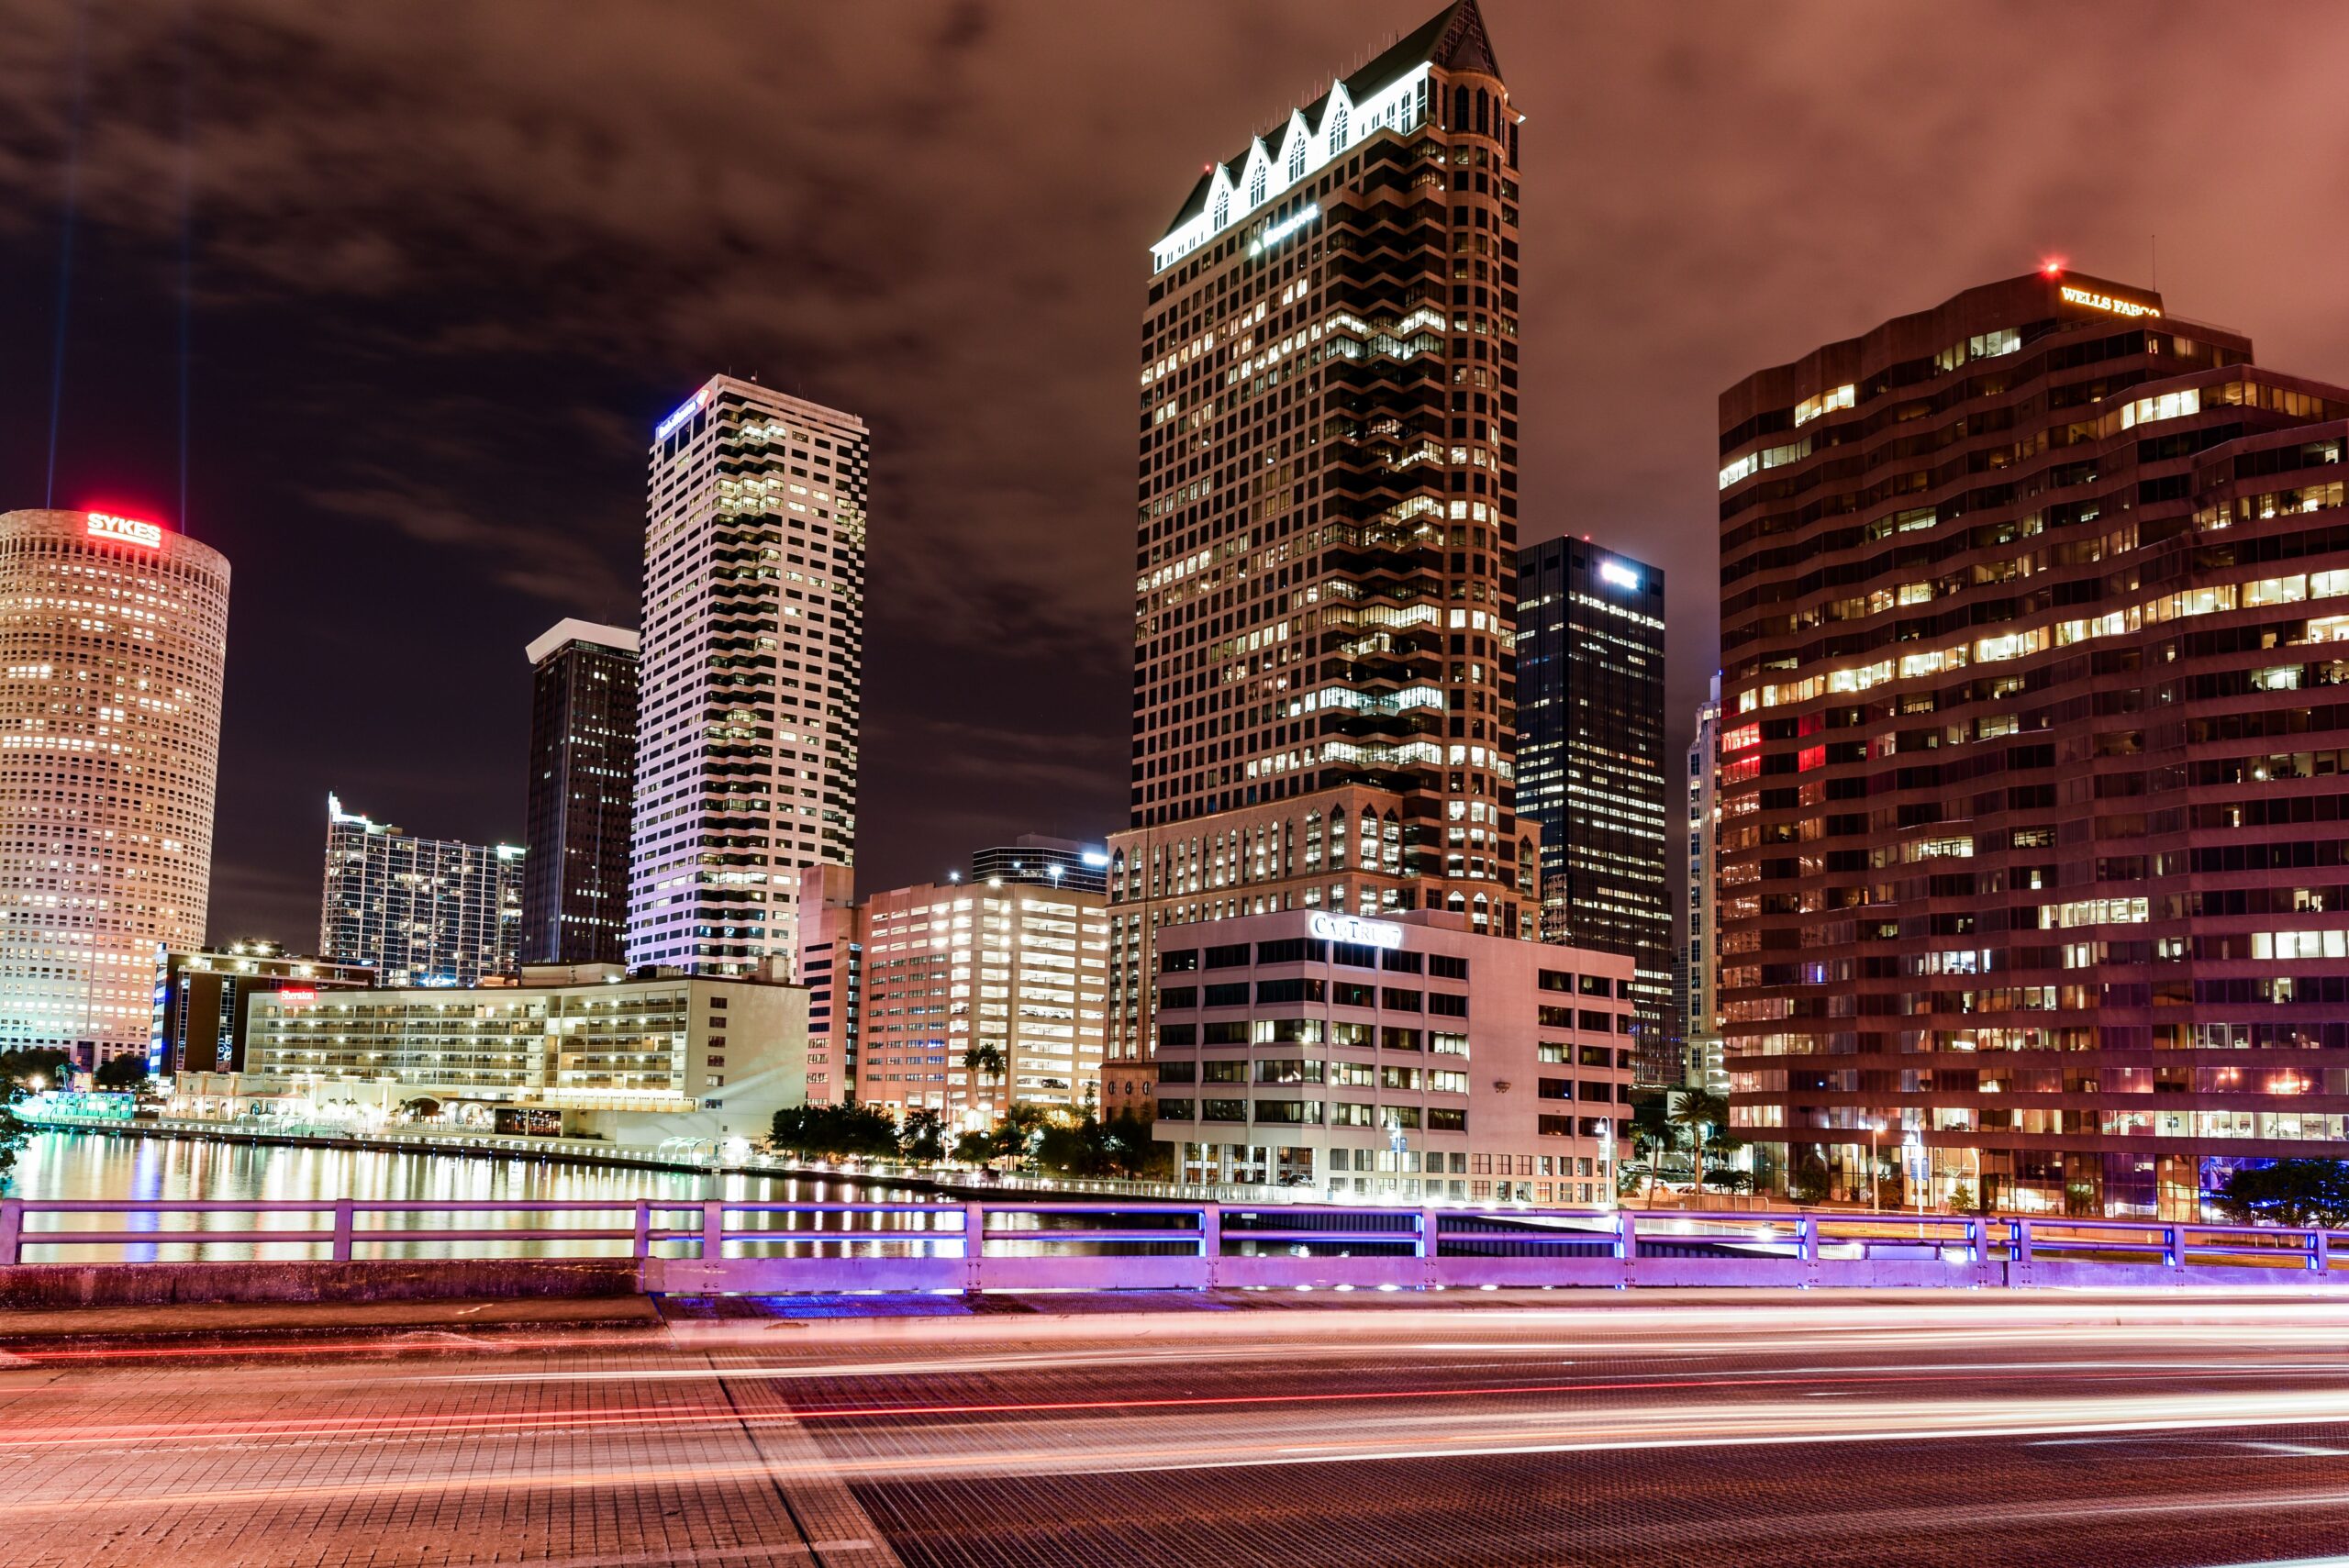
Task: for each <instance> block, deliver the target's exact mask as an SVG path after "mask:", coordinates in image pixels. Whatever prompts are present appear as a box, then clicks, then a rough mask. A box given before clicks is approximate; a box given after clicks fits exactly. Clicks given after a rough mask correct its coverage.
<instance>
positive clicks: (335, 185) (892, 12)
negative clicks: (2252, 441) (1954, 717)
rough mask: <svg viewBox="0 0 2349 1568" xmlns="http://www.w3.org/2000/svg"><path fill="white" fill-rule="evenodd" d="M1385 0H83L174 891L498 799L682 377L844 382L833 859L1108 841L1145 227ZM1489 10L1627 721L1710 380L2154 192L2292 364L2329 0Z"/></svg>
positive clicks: (102, 442) (869, 869)
mask: <svg viewBox="0 0 2349 1568" xmlns="http://www.w3.org/2000/svg"><path fill="white" fill-rule="evenodd" d="M1432 6H1433V0H1358V3H1348V0H1292V3H1286V4H1266V3H1264V0H1199V3H1196V4H1190V5H1186V6H1182V7H1179V8H1167V7H1155V6H1099V5H1091V4H1082V3H1079V0H1029V3H1013V0H997V3H996V4H991V5H981V4H975V3H967V0H966V3H959V4H948V3H943V0H941V3H928V4H925V3H918V0H895V3H893V4H890V5H886V6H805V5H802V6H782V5H770V6H759V5H752V6H724V7H718V6H658V5H653V4H650V3H644V4H636V3H628V4H620V3H596V0H559V3H558V0H499V3H498V4H496V5H492V6H482V5H470V4H458V3H455V0H412V3H408V4H402V5H396V6H387V5H340V6H328V5H318V4H315V3H313V0H153V3H151V4H139V3H133V0H87V15H88V17H89V20H90V26H89V28H88V38H89V40H90V48H91V57H90V74H89V83H90V93H89V100H88V101H89V104H90V106H91V111H90V114H89V117H88V119H87V122H86V125H85V127H84V129H83V148H84V157H83V163H82V166H81V193H82V199H83V224H82V229H81V233H80V239H79V241H78V246H79V249H78V256H79V261H78V263H77V267H76V275H75V281H74V293H73V296H72V297H73V305H72V317H71V326H72V339H71V340H72V358H71V360H70V361H69V367H68V378H67V385H66V398H65V404H64V410H65V427H64V439H63V443H62V462H61V500H65V501H69V502H70V501H72V500H73V499H76V498H78V497H84V496H90V495H96V494H99V493H104V494H106V495H110V496H114V497H117V498H122V499H126V500H128V499H132V498H141V497H143V498H144V499H145V501H146V502H147V503H148V504H150V505H151V506H153V507H154V508H155V509H156V510H157V511H158V512H159V513H161V514H162V515H165V516H174V515H176V514H177V511H178V499H177V478H176V465H177V436H176V428H177V412H176V408H175V406H174V403H173V395H174V391H173V389H174V388H175V386H176V384H177V381H176V378H177V369H176V342H177V335H178V323H177V320H176V317H175V316H174V313H173V306H172V299H173V280H174V277H175V272H176V266H177V259H178V253H179V243H180V223H181V211H182V206H181V179H182V172H183V168H184V164H183V141H182V137H181V103H182V92H183V87H184V85H185V86H186V87H187V88H188V89H189V97H188V103H189V106H190V109H191V111H192V117H193V123H194V126H195V140H194V159H193V163H192V172H193V178H194V188H195V212H196V227H195V233H194V255H195V263H196V271H195V282H196V287H197V293H198V297H199V309H198V313H197V316H196V317H195V339H194V340H195V377H194V385H195V399H196V401H195V409H194V416H193V430H194V436H195V445H194V461H193V474H194V487H193V491H192V495H191V501H190V506H189V513H188V521H189V525H190V527H191V528H192V529H193V530H194V531H195V532H196V533H198V534H199V535H200V536H201V537H204V538H206V539H209V540H211V541H212V542H214V543H216V544H218V545H220V546H221V548H223V549H224V550H227V551H228V554H229V555H230V557H231V559H232V560H233V561H234V562H236V568H237V584H236V599H235V611H234V625H233V628H232V633H231V640H232V648H231V666H230V669H231V673H230V690H229V705H228V706H229V717H228V727H229V728H228V744H227V752H226V756H225V759H224V780H223V793H222V818H221V828H220V852H221V856H222V860H223V862H224V867H233V868H235V870H234V872H233V873H228V872H226V871H224V874H223V876H222V877H221V881H220V886H219V889H218V894H217V897H216V899H215V911H216V916H217V920H216V924H217V925H218V926H219V927H221V928H222V929H232V928H233V929H262V928H274V929H279V930H281V931H284V933H286V934H288V935H290V936H293V937H294V938H295V939H296V940H303V939H304V938H306V933H307V931H308V929H310V926H311V925H312V924H313V923H314V920H315V911H314V909H313V908H312V907H311V906H312V905H313V904H314V902H315V893H314V892H313V891H311V888H312V886H313V884H314V882H315V877H314V867H315V862H316V857H317V843H318V841H319V840H320V838H321V836H322V832H323V825H322V824H317V816H318V813H319V810H320V809H321V807H322V804H323V795H324V793H325V791H326V789H327V788H328V786H329V784H333V785H337V786H339V787H340V788H341V789H342V791H343V793H344V795H345V796H346V798H348V799H349V800H351V802H352V803H353V804H354V805H355V806H358V807H359V808H362V809H367V810H372V811H374V812H376V813H377V814H378V815H382V816H387V817H397V818H398V819H400V820H402V821H404V822H405V823H406V824H407V825H409V826H411V827H415V828H419V829H422V830H429V831H437V832H449V833H462V834H469V835H475V836H480V837H484V838H487V837H512V836H514V835H516V834H517V833H518V831H519V828H520V815H521V801H522V788H521V771H522V751H523V737H522V734H521V730H522V727H523V725H524V723H525V722H526V694H525V692H524V680H523V676H524V670H523V666H522V658H521V645H522V644H523V643H524V642H525V641H527V640H528V639H529V638H530V637H531V636H533V635H535V634H536V633H537V632H538V631H540V630H541V629H543V628H544V627H545V626H546V625H547V624H549V623H551V621H552V620H553V619H554V618H556V617H558V616H560V615H562V614H566V613H584V614H590V615H597V616H606V617H620V618H627V617H628V616H629V608H630V606H629V600H630V599H631V598H632V593H631V586H630V585H631V584H633V582H634V579H635V576H636V573H637V569H638V564H637V556H638V549H639V543H640V528H641V494H640V492H641V483H642V442H643V439H644V434H645V431H646V429H647V428H649V426H650V425H651V422H652V421H653V420H654V419H656V418H658V417H660V415H662V413H664V412H666V411H667V409H668V408H669V407H671V406H674V403H675V402H676V400H677V399H678V398H679V397H680V396H681V395H683V394H684V393H685V391H686V390H688V389H690V388H691V387H692V386H693V385H695V384H697V383H699V382H700V381H701V380H702V379H703V378H704V377H705V376H706V375H707V374H708V373H710V372H711V371H714V370H728V369H730V370H733V371H735V372H736V373H743V374H752V373H755V374H757V375H759V376H760V377H761V378H762V379H763V380H765V381H767V382H768V383H770V384H776V385H780V386H783V387H785V388H786V389H788V390H791V391H794V392H796V393H798V394H800V395H806V396H809V397H814V398H818V399H820V400H823V401H826V402H829V403H832V404H835V405H837V406H841V407H845V408H848V409H852V410H853V411H855V412H857V413H858V414H860V415H862V416H863V417H864V418H865V419H866V420H867V421H868V422H869V423H870V424H871V425H872V426H873V427H874V498H873V499H874V508H873V511H874V529H873V536H872V542H873V562H872V573H871V591H872V592H871V604H870V615H871V628H870V651H869V658H868V669H869V672H870V675H869V680H870V691H869V694H868V712H869V715H870V717H871V720H872V725H873V731H872V734H871V735H870V737H869V738H868V743H867V746H866V749H865V787H864V795H865V809H864V813H863V829H864V840H863V851H862V852H863V858H864V861H865V862H866V864H865V871H866V874H867V875H868V877H869V878H872V879H874V880H875V881H894V880H898V879H901V878H905V877H909V876H912V875H916V874H928V873H931V872H934V871H935V870H937V869H938V868H939V867H940V866H941V865H943V864H946V863H949V862H951V860H952V858H953V857H955V856H957V855H959V854H960V853H961V852H962V851H963V850H964V849H965V848H967V847H968V845H969V843H970V842H971V840H974V839H975V838H985V837H991V836H995V835H996V834H999V833H1005V832H1013V831H1018V830H1019V829H1020V828H1023V827H1028V826H1044V827H1057V828H1063V829H1064V830H1070V831H1078V830H1089V831H1096V832H1097V831H1099V830H1101V829H1103V828H1108V827H1110V826H1113V825H1115V823H1116V822H1118V821H1119V819H1120V818H1121V817H1122V814H1123V810H1124V795H1125V788H1124V772H1125V769H1124V756H1123V735H1124V724H1125V710H1126V704H1127V700H1128V681H1129V674H1130V665H1129V654H1128V651H1127V650H1128V645H1129V642H1128V634H1127V629H1126V628H1127V621H1128V617H1129V614H1130V595H1131V570H1130V569H1131V561H1132V557H1131V553H1130V540H1131V538H1132V533H1131V517H1132V507H1133V500H1134V492H1133V424H1132V419H1133V408H1134V390H1133V380H1132V377H1133V373H1134V365H1135V362H1136V350H1135V342H1136V322H1137V319H1138V317H1139V315H1140V311H1141V303H1142V296H1143V293H1144V289H1145V286H1146V278H1145V273H1144V266H1145V250H1144V248H1145V246H1146V245H1147V243H1148V241H1149V240H1150V239H1152V238H1154V237H1155V235H1156V233H1157V231H1158V229H1159V228H1161V227H1162V226H1163V223H1164V221H1165V219H1166V218H1167V217H1168V215H1169V214H1170V212H1171V211H1172V209H1173V206H1174V204H1175V202H1176V200H1177V199H1179V197H1180V196H1181V195H1182V194H1183V192H1184V190H1185V189H1186V187H1187V184H1188V183H1189V180H1190V177H1191V173H1192V172H1193V171H1194V170H1196V169H1197V166H1198V165H1199V164H1200V163H1201V162H1203V161H1207V160H1208V159H1211V158H1216V157H1221V156H1227V155H1229V154H1230V153H1231V152H1233V151H1235V150H1238V149H1239V148H1240V147H1241V145H1242V143H1243V141H1244V139H1245V137H1246V135H1247V134H1248V133H1249V132H1250V131H1251V130H1254V129H1261V128H1265V127H1267V126H1269V125H1271V124H1273V123H1275V121H1276V120H1277V119H1278V118H1279V117H1280V115H1281V113H1282V112H1283V110H1284V108H1285V106H1286V105H1288V104H1290V103H1292V102H1296V101H1299V100H1302V99H1303V98H1305V97H1308V96H1309V95H1312V94H1313V93H1315V92H1318V91H1319V88H1320V86H1321V84H1322V83H1323V82H1324V81H1325V80H1326V78H1327V76H1328V75H1329V74H1330V72H1333V71H1345V70H1348V69H1351V68H1352V67H1353V66H1354V65H1356V64H1358V63H1360V62H1361V61H1363V60H1364V59H1365V58H1366V57H1367V56H1368V55H1369V54H1370V53H1371V52H1372V51H1374V50H1375V49H1377V48H1378V47H1380V45H1381V44H1382V43H1383V42H1384V41H1386V39H1390V38H1391V37H1393V36H1395V35H1396V34H1397V33H1398V32H1399V31H1401V30H1402V29H1404V28H1408V27H1410V26H1412V25H1414V24H1416V23H1417V22H1418V21H1419V19H1420V16H1421V14H1422V12H1423V11H1424V10H1427V9H1431V8H1432ZM1486 8H1487V15H1488V17H1489V20H1490V22H1491V26H1492V30H1493V33H1494V36H1495V39H1496V44H1497V50H1498V52H1499V56H1500V60H1501V63H1502V65H1503V68H1504V69H1505V70H1506V71H1507V72H1508V76H1509V80H1510V83H1511V87H1512V91H1513V94H1514V95H1515V97H1516V99H1517V100H1518V103H1519V105H1520V107H1521V108H1522V109H1523V110H1524V111H1525V112H1526V113H1527V114H1528V115H1529V116H1530V119H1529V122H1528V125H1527V127H1526V132H1525V140H1524V149H1525V165H1526V166H1525V185H1526V200H1525V204H1524V212H1525V247H1524V248H1525V255H1526V274H1525V288H1524V295H1525V308H1524V321H1523V350H1524V356H1525V357H1524V361H1523V368H1524V416H1525V429H1526V441H1525V462H1524V497H1523V499H1524V508H1523V521H1524V528H1525V536H1526V538H1527V539H1529V540H1530V539H1538V538H1542V537H1546V536H1549V535H1553V534H1557V533H1562V532H1574V533H1585V532H1587V533H1590V534H1592V535H1594V536H1595V537H1598V538H1599V539H1603V540H1606V541H1608V542H1610V543H1613V544H1616V545H1618V546H1619V547H1621V548H1624V549H1626V550H1631V551H1632V552H1633V553H1635V554H1644V555H1647V556H1649V557H1652V558H1653V559H1654V560H1656V561H1657V562H1658V563H1659V564H1662V565H1664V567H1665V568H1667V569H1668V571H1669V572H1670V573H1671V581H1672V586H1673V599H1674V610H1673V622H1674V631H1673V650H1672V652H1673V661H1674V664H1673V671H1672V686H1673V692H1672V707H1673V711H1674V714H1675V732H1677V731H1679V730H1683V729H1685V728H1686V715H1687V712H1688V710H1689V709H1690V708H1691V707H1692V706H1693V705H1694V703H1695V701H1696V698H1697V695H1698V693H1699V692H1700V691H1701V689H1702V685H1703V681H1704V677H1705V675H1706V673H1709V670H1710V669H1711V667H1712V662H1713V659H1714V652H1715V642H1714V627H1713V615H1712V610H1711V603H1712V595H1711V583H1712V580H1713V574H1714V569H1715V560H1716V557H1715V550H1714V543H1713V538H1714V526H1713V516H1714V507H1715V500H1716V496H1715V491H1714V487H1713V481H1712V472H1713V468H1714V462H1713V440H1712V428H1713V426H1712V407H1713V397H1714V395H1715V394H1716V393H1717V392H1718V391H1719V390H1720V387H1722V386H1723V385H1725V384H1728V383H1730V382H1731V381H1733V380H1735V379H1737V378H1738V377H1739V376H1741V375H1742V374H1744V373H1747V372H1748V371H1751V370H1753V368H1755V367H1757V366H1759V365H1762V364H1765V363H1770V362H1775V361H1782V360H1786V359H1789V358H1792V357H1794V356H1796V355H1798V354H1800V353H1801V352H1803V351H1804V350H1807V349H1809V347H1811V346H1812V345H1814V344H1815V343H1817V342H1819V341H1820V340H1822V339H1827V338H1831V337H1835V336H1841V335H1844V334H1848V333H1851V332H1854V331H1858V330H1860V329H1862V328H1865V327H1866V326H1868V325H1870V324H1872V323H1873V322H1875V321H1876V320H1877V319H1880V318H1881V317H1886V316H1888V315H1892V314H1896V313H1898V312H1901V311H1904V310H1911V309H1916V308H1920V307H1921V306H1926V305H1930V304H1932V303H1933V302H1934V301H1937V300H1939V299H1940V298H1942V297H1943V296H1944V295H1948V294H1950V293H1952V292H1954V291H1955V290H1956V289H1958V288H1961V287H1964V286H1965V285H1966V284H1972V283H1976V282H1980V281H1984V280H1987V279H1989V278H1993V277H1998V276H2004V275H2008V274H2010V273H2013V272H2020V271H2021V270H2023V269H2024V268H2026V267H2028V266H2029V265H2031V264H2032V262H2033V261H2035V260H2036V259H2037V258H2038V257H2039V256H2040V255H2042V254H2046V253H2055V254H2062V255H2066V256H2068V257H2070V258H2071V260H2072V261H2074V262H2075V263H2076V264H2078V265H2080V266H2082V267H2084V268H2087V269H2088V270H2091V271H2095V272H2102V273H2105V274H2107V275H2111V276H2117V277H2122V278H2129V279H2143V278H2145V277H2146V274H2147V273H2148V272H2149V271H2150V252H2151V250H2152V249H2153V240H2152V237H2153V236H2154V234H2155V233H2157V232H2158V234H2159V236H2160V239H2159V251H2160V257H2161V265H2160V272H2161V279H2160V281H2161V283H2162V284H2164V285H2165V293H2166V294H2167V295H2169V297H2170V300H2171V303H2172V304H2173V306H2175V307H2176V309H2177V310H2178V311H2180V312H2182V313H2184V314H2188V315H2191V316H2205V317H2215V318H2218V319H2222V320H2230V321H2232V322H2234V323H2236V324H2238V325H2241V326H2243V327H2245V328H2250V329H2252V330H2254V331H2255V332H2258V333H2260V334H2261V335H2262V339H2263V346H2264V355H2265V357H2266V358H2267V359H2269V360H2271V361H2275V362H2277V363H2278V364H2280V365H2283V366H2286V367H2288V368H2296V369H2300V370H2304V371H2306V372H2309V373H2317V374H2332V375H2341V374H2344V373H2349V319H2344V309H2343V304H2342V302H2341V299H2340V296H2339V291H2338V290H2337V288H2336V287H2335V286H2334V284H2333V280H2332V268H2331V266H2330V262H2331V259H2332V255H2333V254H2334V253H2335V251H2336V249H2337V245H2338V241H2339V239H2340V233H2339V231H2340V229H2341V227H2342V223H2343V220H2342V219H2341V217H2339V216H2338V215H2339V213H2340V211H2341V210H2342V209H2341V203H2340V201H2339V200H2338V196H2339V192H2338V191H2337V190H2336V189H2335V188H2334V187H2335V186H2336V185H2337V184H2338V183H2340V177H2339V176H2338V175H2335V174H2332V173H2331V172H2328V171H2330V170H2331V169H2332V166H2333V164H2334V163H2335V162H2337V160H2335V159H2332V157H2331V156H2330V154H2331V153H2332V150H2335V149H2337V148H2339V147H2340V146H2341V145H2342V144H2343V140H2344V132H2349V104H2344V102H2343V100H2342V98H2341V97H2340V95H2338V94H2337V92H2335V91H2334V90H2333V85H2332V82H2331V80H2330V71H2329V67H2330V64H2331V62H2332V61H2334V60H2337V59H2339V58H2341V54H2342V50H2343V46H2344V45H2349V12H2342V11H2336V10H2332V9H2323V8H2310V7H2242V6H2232V5H2224V4H2220V3H2217V0H2211V3H2209V4H2200V5H2191V6H2188V5H2168V6H2163V5H2144V6H2130V7H2127V8H2125V10H2116V9H2114V8H2110V7H2090V6H2078V7H2044V6H2026V5H2020V4H2018V5H1974V6H1930V7H1929V6H1921V5H1887V6H1856V5H1850V4H1843V3H1820V4H1811V5H1800V4H1787V5H1778V6H1750V5H1743V4H1731V3H1727V0H1722V3H1709V4H1696V3H1692V4H1682V5H1674V6H1655V5H1653V4H1648V3H1646V0H1620V3H1613V4H1587V3H1586V4H1578V5H1574V6H1564V5H1558V4H1554V3H1551V0H1515V3H1512V0H1487V7H1486ZM80 9H81V7H78V6H70V5H63V4H55V3H49V0H0V311H5V315H4V316H0V504H4V505H20V504H25V503H27V502H38V500H39V493H40V486H41V484H42V479H43V467H44V462H45V451H46V436H47V424H48V415H49V401H48V385H49V373H48V361H47V345H48V343H49V340H50V327H51V317H50V299H51V290H52V288H53V274H52V271H51V268H52V264H53V258H54V253H55V246H56V239H57V233H58V215H59V210H60V209H59V199H60V195H61V191H62V188H63V175H62V171H61V161H60V160H61V149H62V148H63V146H64V145H65V142H66V139H67V117H68V106H69V104H70V103H71V101H72V95H71V93H70V91H69V83H70V80H71V71H70V60H71V48H72V38H73V36H74V31H75V26H76V17H77V12H78V11H79V10H80ZM191 61H192V62H193V72H192V74H191V73H190V72H189V71H188V69H187V67H188V65H189V63H190V62H191ZM2148 281H2150V280H2148ZM1040 812H1045V813H1051V814H1053V815H1054V816H1055V817H1056V818H1058V819H1057V820H1055V821H1054V822H1052V823H1049V824H1047V823H1036V822H1034V821H1033V820H1032V818H1033V817H1035V816H1036V815H1037V814H1038V813H1040ZM314 825H315V830H314ZM271 868H275V869H274V870H272V869H271Z"/></svg>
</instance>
